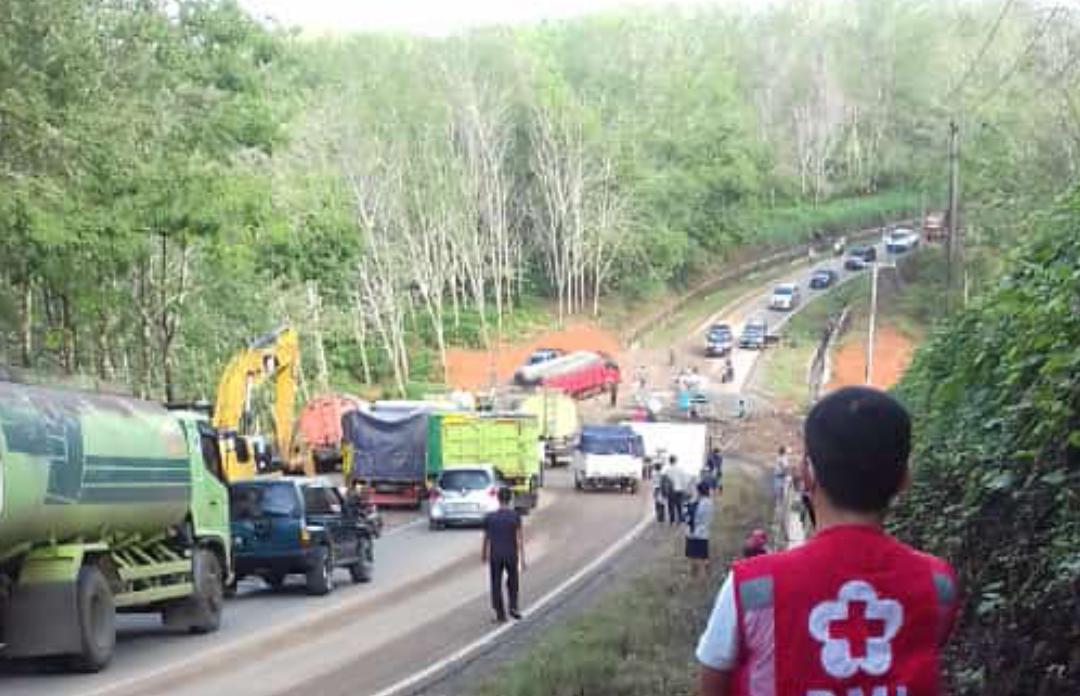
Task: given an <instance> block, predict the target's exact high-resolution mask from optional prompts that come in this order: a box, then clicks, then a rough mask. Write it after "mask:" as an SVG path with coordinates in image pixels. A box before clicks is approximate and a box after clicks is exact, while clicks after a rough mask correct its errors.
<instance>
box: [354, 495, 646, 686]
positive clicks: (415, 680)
mask: <svg viewBox="0 0 1080 696" xmlns="http://www.w3.org/2000/svg"><path fill="white" fill-rule="evenodd" d="M652 523H653V515H652V512H651V511H649V512H647V513H646V514H645V516H644V517H642V519H641V521H640V522H638V523H637V525H636V526H635V527H634V528H633V529H631V530H630V531H629V532H628V533H627V534H626V535H624V536H623V537H622V538H621V539H619V540H618V541H617V542H615V544H614V545H613V546H611V547H609V548H608V550H607V551H605V552H604V553H602V554H600V555H599V556H597V557H596V558H594V559H593V560H592V561H590V562H589V563H588V564H587V565H585V566H584V567H582V568H581V569H580V570H578V571H577V572H576V573H574V574H573V575H571V576H570V577H569V578H567V579H566V580H564V581H563V582H562V583H560V584H559V585H558V586H557V587H555V588H554V589H552V590H551V591H550V592H548V593H547V594H545V595H544V596H543V597H541V598H540V599H538V600H537V601H536V602H534V603H533V605H532V606H530V607H528V608H526V609H525V612H526V615H529V614H535V613H536V612H538V611H540V610H541V609H543V608H544V607H545V606H547V605H548V604H550V603H551V602H553V601H554V600H555V599H556V598H557V597H558V596H559V595H561V594H563V593H564V592H566V591H567V590H568V589H570V588H571V587H572V586H573V585H575V584H577V583H578V582H580V581H581V580H582V579H583V578H584V577H586V576H588V575H591V574H592V573H594V572H596V570H597V569H598V568H599V567H600V566H602V565H603V564H605V563H607V562H608V561H609V560H611V559H612V558H613V557H614V556H615V555H616V554H618V553H620V552H621V551H622V550H623V549H624V548H626V547H627V546H629V545H630V543H631V542H633V541H634V540H635V539H637V538H638V537H639V536H640V535H641V533H642V532H644V531H645V529H646V528H647V527H648V526H649V525H650V524H652ZM513 628H514V624H513V623H507V624H503V625H502V626H499V627H498V628H496V629H493V630H491V631H489V632H488V633H487V634H485V635H483V636H480V637H479V638H477V639H476V640H474V641H473V642H471V643H469V644H468V645H466V646H465V647H463V648H461V649H459V650H457V651H456V652H454V653H452V654H450V655H449V656H447V657H444V658H443V659H441V660H439V661H437V662H434V663H432V664H430V665H428V666H427V667H426V668H425V669H423V670H421V671H420V672H417V673H416V674H414V675H412V676H411V677H407V678H406V679H402V680H401V681H399V682H396V683H394V684H391V685H390V686H388V687H386V688H385V689H383V690H382V691H378V692H376V693H375V694H373V696H396V695H397V694H400V693H402V692H403V691H405V690H406V689H409V688H412V687H414V686H417V685H418V684H422V683H423V682H424V681H426V680H427V679H429V678H431V677H432V676H434V675H436V674H438V673H439V672H441V671H443V670H444V669H446V668H447V667H450V666H451V665H453V664H454V663H456V662H460V661H461V660H464V659H466V658H468V657H469V656H470V655H472V654H473V653H475V652H477V651H478V650H480V649H481V648H483V647H485V646H487V645H490V644H491V643H492V642H494V641H495V639H497V638H499V637H500V636H502V635H503V634H504V633H506V632H507V631H510V630H512V629H513Z"/></svg>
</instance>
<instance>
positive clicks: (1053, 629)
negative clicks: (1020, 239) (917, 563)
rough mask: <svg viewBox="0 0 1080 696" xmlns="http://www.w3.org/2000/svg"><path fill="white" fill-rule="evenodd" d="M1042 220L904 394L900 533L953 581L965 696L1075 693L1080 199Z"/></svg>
mask: <svg viewBox="0 0 1080 696" xmlns="http://www.w3.org/2000/svg"><path fill="white" fill-rule="evenodd" d="M1042 227H1043V231H1042V232H1041V233H1040V234H1039V235H1038V236H1037V237H1036V238H1034V239H1032V240H1031V241H1030V242H1029V243H1028V244H1027V245H1025V247H1024V248H1023V249H1022V250H1020V252H1019V253H1018V254H1017V255H1016V257H1015V258H1014V259H1013V260H1012V264H1011V268H1012V271H1011V273H1010V274H1009V275H1008V276H1006V277H1005V278H1004V279H1003V280H1002V283H1001V285H1000V287H999V288H998V289H996V290H995V291H993V292H990V293H988V294H987V296H985V297H984V298H983V299H982V300H981V301H979V302H978V303H977V304H976V305H975V306H974V307H972V308H970V309H967V310H965V311H963V312H961V313H960V314H959V315H957V316H956V317H954V318H953V319H952V320H951V321H949V322H947V323H945V324H942V325H940V326H939V328H938V329H937V331H936V333H935V335H934V337H933V338H932V340H931V341H930V342H929V343H928V344H927V345H925V346H924V347H923V348H922V349H921V350H920V351H919V353H918V354H917V356H916V359H915V361H914V362H913V364H912V367H911V369H910V370H909V371H908V373H907V375H906V376H905V378H904V380H903V381H902V383H901V384H900V386H899V387H898V393H899V395H900V396H901V398H902V399H903V400H904V401H905V402H906V403H907V404H908V406H909V407H910V408H911V411H912V413H913V414H914V417H915V421H916V442H915V450H914V454H913V462H914V466H915V470H914V485H913V487H912V490H911V491H910V492H909V493H908V494H907V495H906V496H905V497H904V499H903V501H902V502H901V504H900V506H899V509H898V510H897V515H896V517H895V522H894V525H895V529H896V531H897V533H898V534H899V535H900V536H901V537H903V538H905V539H906V540H907V541H909V542H912V543H914V544H916V545H917V546H920V547H922V548H926V549H928V550H931V551H933V552H936V553H939V554H941V555H943V556H945V557H947V558H949V559H950V560H951V561H952V562H953V563H954V564H955V565H956V568H957V571H958V572H959V574H960V580H961V583H962V586H963V590H964V592H965V595H966V600H967V601H966V603H965V607H964V610H963V613H962V615H961V617H960V620H959V623H958V626H957V630H956V633H955V635H954V638H953V642H952V645H951V647H950V652H949V655H948V660H947V664H948V669H949V672H950V674H951V677H952V680H953V682H954V684H955V691H956V692H957V693H959V694H970V695H972V696H974V695H975V694H979V695H981V696H998V695H1000V696H1006V695H1010V696H1011V695H1014V694H1030V695H1032V696H1036V695H1041V694H1066V693H1068V694H1078V693H1080V602H1078V597H1080V194H1078V195H1077V196H1075V197H1074V199H1073V200H1072V202H1071V203H1070V204H1068V205H1065V206H1063V207H1062V208H1061V209H1059V210H1058V211H1057V212H1055V213H1054V214H1053V215H1051V216H1049V217H1048V218H1047V219H1046V220H1045V221H1044V224H1043V225H1042Z"/></svg>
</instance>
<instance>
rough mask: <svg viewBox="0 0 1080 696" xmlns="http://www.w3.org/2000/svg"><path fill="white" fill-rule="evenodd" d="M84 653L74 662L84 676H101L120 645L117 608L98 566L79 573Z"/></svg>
mask: <svg viewBox="0 0 1080 696" xmlns="http://www.w3.org/2000/svg"><path fill="white" fill-rule="evenodd" d="M75 596H76V607H77V611H78V612H79V642H80V644H81V646H82V647H81V651H80V652H79V654H77V655H74V656H73V658H72V667H73V668H74V669H76V670H78V671H80V672H100V671H101V670H102V669H104V668H105V666H106V665H107V664H109V660H110V659H112V653H113V647H114V646H115V645H116V605H115V603H114V602H113V593H112V589H111V588H110V587H109V583H108V581H107V580H106V579H105V574H104V573H102V572H101V569H100V568H98V567H97V566H96V565H92V564H88V565H84V566H83V567H82V568H80V569H79V577H78V579H77V580H76V587H75Z"/></svg>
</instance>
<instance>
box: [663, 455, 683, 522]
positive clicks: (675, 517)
mask: <svg viewBox="0 0 1080 696" xmlns="http://www.w3.org/2000/svg"><path fill="white" fill-rule="evenodd" d="M678 474H679V468H678V467H677V466H676V465H675V455H672V456H671V457H670V458H669V459H668V461H667V463H666V464H665V465H664V468H662V469H661V470H660V490H661V492H662V493H663V495H664V501H665V502H666V503H667V512H668V524H669V525H671V526H674V525H676V524H680V523H682V520H683V516H682V504H683V501H682V491H680V490H678V488H677V485H676V480H675V479H676V478H677V476H678Z"/></svg>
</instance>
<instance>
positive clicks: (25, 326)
mask: <svg viewBox="0 0 1080 696" xmlns="http://www.w3.org/2000/svg"><path fill="white" fill-rule="evenodd" d="M20 309H21V317H20V318H21V319H22V325H21V326H20V330H19V337H20V341H19V349H20V353H21V357H22V366H23V367H25V368H27V369H29V368H31V367H33V366H34V286H33V284H32V283H31V282H30V281H29V280H27V281H26V282H25V283H24V284H23V287H22V307H21V308H20Z"/></svg>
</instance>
